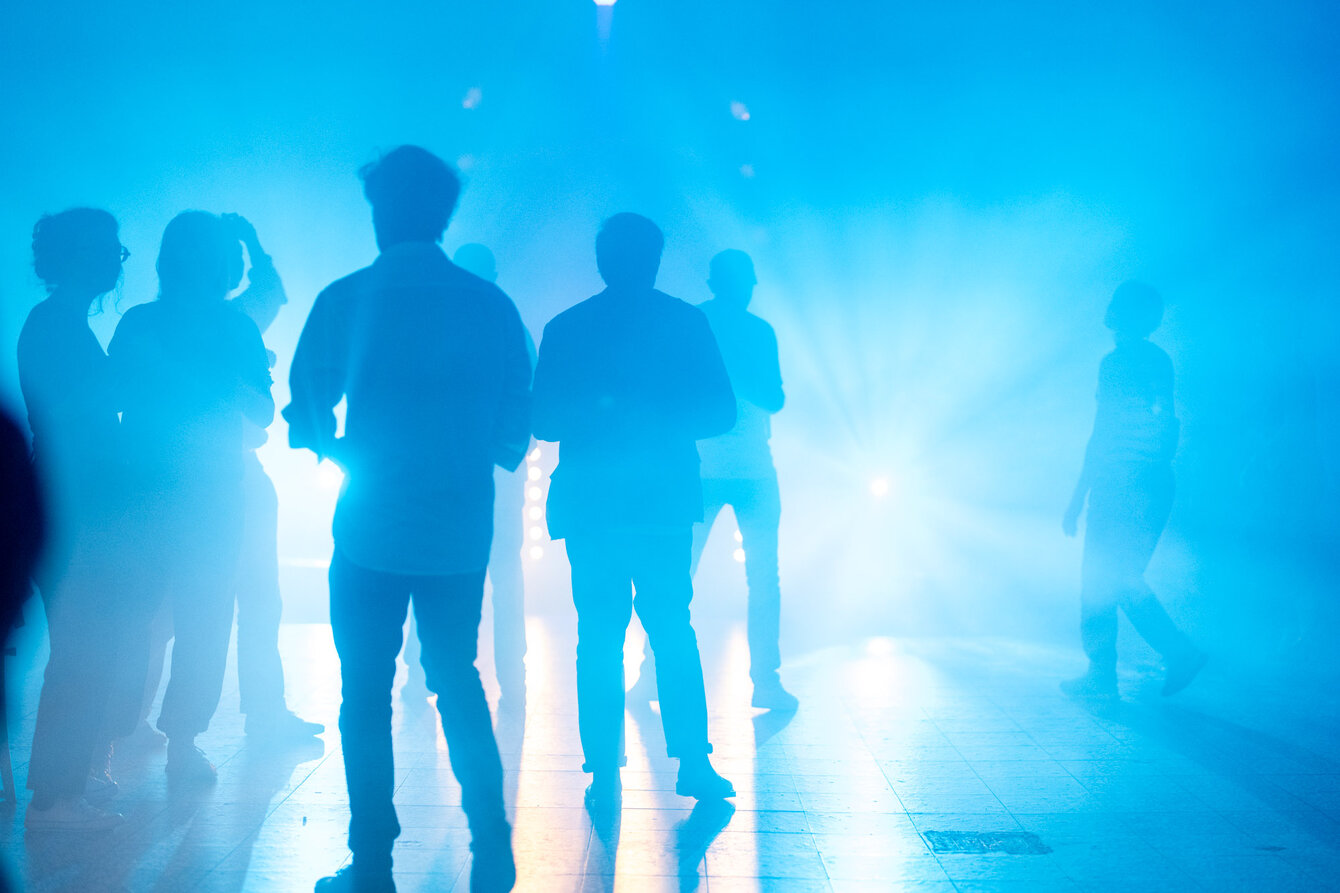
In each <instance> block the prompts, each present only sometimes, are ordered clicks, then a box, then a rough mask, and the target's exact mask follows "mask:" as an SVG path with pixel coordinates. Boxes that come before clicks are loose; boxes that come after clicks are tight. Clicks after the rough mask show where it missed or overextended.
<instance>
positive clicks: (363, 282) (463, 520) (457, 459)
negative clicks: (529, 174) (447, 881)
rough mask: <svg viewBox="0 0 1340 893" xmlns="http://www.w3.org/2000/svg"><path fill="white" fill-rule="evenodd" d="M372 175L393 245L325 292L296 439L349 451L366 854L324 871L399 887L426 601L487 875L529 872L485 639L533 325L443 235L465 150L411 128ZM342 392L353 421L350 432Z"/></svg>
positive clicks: (337, 881) (300, 370)
mask: <svg viewBox="0 0 1340 893" xmlns="http://www.w3.org/2000/svg"><path fill="white" fill-rule="evenodd" d="M361 176H362V179H363V188H364V193H365V194H366V196H367V199H368V202H369V203H370V204H371V205H372V221H373V227H374V229H375V230H376V235H377V247H378V248H379V249H380V250H381V255H380V256H379V257H378V258H377V261H376V262H375V263H374V264H373V265H372V266H370V267H367V268H365V269H363V270H360V271H358V272H357V273H354V274H353V275H351V276H347V277H345V278H344V279H341V280H339V281H338V282H336V283H334V284H333V285H331V286H329V287H328V288H327V289H326V290H325V291H323V292H322V293H321V294H320V295H319V296H318V297H317V299H316V304H315V305H314V306H313V307H312V313H311V315H310V316H309V317H308V319H307V324H306V326H305V327H304V329H303V333H302V337H301V338H300V339H299V341H298V348H297V351H296V352H295V354H294V357H293V367H292V371H291V377H290V386H291V387H290V389H291V391H292V394H293V402H292V403H291V404H290V405H289V406H288V408H286V409H285V410H284V417H285V418H286V419H287V420H288V423H289V440H290V442H291V444H292V445H293V446H294V447H305V448H307V449H311V450H312V451H313V452H315V453H316V454H317V456H318V457H323V458H324V457H329V458H331V459H333V460H334V461H336V462H337V463H338V464H339V465H340V466H341V467H342V468H343V469H344V471H345V484H344V489H343V490H342V491H341V493H340V499H339V503H338V504H337V506H336V509H335V524H334V534H335V554H334V557H333V558H332V559H331V564H330V621H331V632H332V633H333V635H334V637H335V648H336V651H337V652H338V653H339V656H340V673H341V680H342V682H343V703H342V704H341V705H340V733H341V735H342V736H343V747H344V763H345V779H346V781H347V783H348V787H349V811H350V820H349V849H350V850H352V851H353V854H354V858H353V862H352V864H351V865H349V866H348V867H346V868H344V869H341V870H340V872H339V873H338V874H336V875H334V876H333V877H328V878H323V879H322V880H321V881H319V882H318V883H317V885H316V889H317V890H318V891H323V893H337V891H357V893H365V891H375V893H383V891H393V890H394V889H395V883H394V881H393V880H392V876H391V851H392V848H393V845H394V843H395V839H396V837H397V836H398V835H399V834H400V824H399V822H398V821H397V819H396V812H395V806H394V805H393V803H392V793H393V792H394V789H395V775H394V764H393V758H392V746H391V684H392V681H393V679H394V677H395V667H396V655H397V654H398V653H399V651H400V646H401V635H402V630H403V628H404V624H405V615H406V612H407V610H408V608H409V606H410V604H411V601H412V603H413V606H414V616H415V621H416V624H417V627H418V635H419V639H420V647H421V649H422V660H423V666H424V672H425V675H426V679H427V684H428V688H429V689H430V690H432V691H433V692H435V693H436V694H437V696H438V697H437V710H438V713H439V714H440V715H441V719H442V731H443V733H444V734H445V736H446V740H447V747H448V752H449V754H450V757H451V767H452V771H453V772H454V773H455V774H456V778H457V779H458V780H459V781H460V785H461V806H462V808H463V809H464V810H465V814H466V818H467V819H468V821H469V825H470V833H471V837H472V841H471V844H470V847H471V851H472V853H473V856H474V859H473V865H472V869H471V878H470V889H471V891H473V893H484V891H505V890H510V889H511V888H512V886H513V884H514V883H515V881H516V866H515V863H514V861H513V858H512V845H511V829H510V828H509V826H508V824H507V817H506V813H505V811H504V807H503V788H502V781H503V778H502V775H503V773H502V763H501V761H500V760H499V757H498V746H497V743H496V741H495V740H494V737H493V728H492V724H491V719H490V717H489V708H488V702H487V701H486V700H485V699H484V689H483V686H482V685H481V684H480V681H479V671H478V670H477V669H476V668H475V658H476V655H477V650H478V638H479V617H480V609H481V606H482V603H483V598H484V571H485V567H486V566H487V564H488V557H489V545H490V539H491V537H492V532H493V466H494V465H495V464H497V465H501V466H502V467H504V468H516V467H517V466H518V465H519V464H520V463H521V460H522V459H523V458H524V456H525V450H526V446H527V442H528V429H529V393H528V387H527V385H528V382H529V379H530V362H529V359H528V358H527V356H526V335H525V330H524V329H523V327H522V325H521V317H520V316H519V315H518V314H517V310H516V307H515V305H513V304H512V301H511V300H510V299H509V298H508V297H507V296H506V295H505V294H503V293H502V292H501V291H500V290H499V289H498V288H497V287H496V286H494V285H492V284H490V283H487V282H484V281H483V280H482V279H480V278H479V277H477V276H473V275H471V274H469V273H466V272H465V271H464V270H462V269H460V268H459V267H457V266H456V265H455V264H453V263H452V262H451V260H450V259H449V258H448V257H447V256H446V254H444V253H443V251H442V249H441V248H440V247H439V245H438V243H439V242H440V241H441V239H442V235H443V233H444V232H445V230H446V228H447V223H448V221H449V220H450V218H451V214H452V211H453V210H454V209H455V207H456V199H457V197H458V195H459V193H460V180H459V178H458V177H457V175H456V173H455V172H454V171H453V170H452V169H451V168H450V167H448V166H447V165H446V164H445V163H444V162H443V161H442V160H441V159H439V158H437V157H436V156H434V155H432V154H431V153H429V152H427V151H425V150H424V149H421V148H418V147H417V146H401V147H400V148H398V149H395V150H393V151H391V152H389V153H387V154H386V155H385V156H383V157H382V158H381V159H380V160H379V161H377V162H374V163H373V164H370V165H368V166H367V167H365V168H364V169H363V170H362V171H361ZM341 399H344V400H345V401H346V414H345V431H344V436H343V437H337V436H336V419H335V414H334V411H333V410H334V407H335V406H336V404H338V403H339V402H340V400H341Z"/></svg>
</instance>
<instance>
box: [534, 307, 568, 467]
mask: <svg viewBox="0 0 1340 893" xmlns="http://www.w3.org/2000/svg"><path fill="white" fill-rule="evenodd" d="M565 348H566V345H565V343H564V335H563V331H562V327H561V326H559V325H555V323H554V322H550V323H549V325H547V326H545V327H544V333H543V334H542V335H541V337H540V350H539V356H538V358H537V359H536V361H535V376H534V379H533V380H532V381H531V416H530V430H531V433H532V434H533V435H535V438H536V440H548V441H559V440H562V439H563V437H564V435H565V434H566V431H567V428H566V425H567V422H568V420H569V418H570V417H571V413H570V411H569V410H570V403H571V399H572V382H571V374H570V373H571V370H570V369H569V364H568V361H567V358H566V355H565Z"/></svg>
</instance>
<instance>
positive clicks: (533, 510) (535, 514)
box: [526, 505, 544, 521]
mask: <svg viewBox="0 0 1340 893" xmlns="http://www.w3.org/2000/svg"><path fill="white" fill-rule="evenodd" d="M526 517H528V518H530V519H531V520H532V521H538V520H540V519H541V518H543V517H544V509H542V508H540V507H539V506H538V505H532V506H531V507H530V508H529V509H527V510H526Z"/></svg>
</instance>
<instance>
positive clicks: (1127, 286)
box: [1103, 281, 1163, 338]
mask: <svg viewBox="0 0 1340 893" xmlns="http://www.w3.org/2000/svg"><path fill="white" fill-rule="evenodd" d="M1162 322H1163V296H1162V295H1160V294H1159V293H1158V292H1157V291H1156V290H1155V289H1154V288H1152V287H1151V286H1148V285H1145V284H1144V283H1143V282H1135V281H1130V282H1123V283H1122V284H1121V285H1119V286H1117V290H1116V291H1115V292H1113V293H1112V302H1111V303H1110V304H1108V305H1107V315H1106V317H1104V319H1103V324H1104V325H1106V326H1107V327H1108V328H1109V329H1111V330H1112V331H1114V332H1120V333H1122V334H1123V335H1134V336H1136V337H1138V338H1146V337H1148V336H1149V335H1151V334H1153V333H1154V330H1155V329H1157V328H1158V327H1159V325H1160V324H1161V323H1162Z"/></svg>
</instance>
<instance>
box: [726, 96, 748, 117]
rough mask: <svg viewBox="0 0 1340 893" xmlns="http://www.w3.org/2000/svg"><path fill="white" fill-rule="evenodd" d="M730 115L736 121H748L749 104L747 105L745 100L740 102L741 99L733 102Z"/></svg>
mask: <svg viewBox="0 0 1340 893" xmlns="http://www.w3.org/2000/svg"><path fill="white" fill-rule="evenodd" d="M730 116H731V117H732V118H734V119H735V120H736V121H748V120H749V106H747V105H745V104H744V103H743V102H740V101H739V100H736V101H734V102H732V103H731V104H730Z"/></svg>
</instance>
